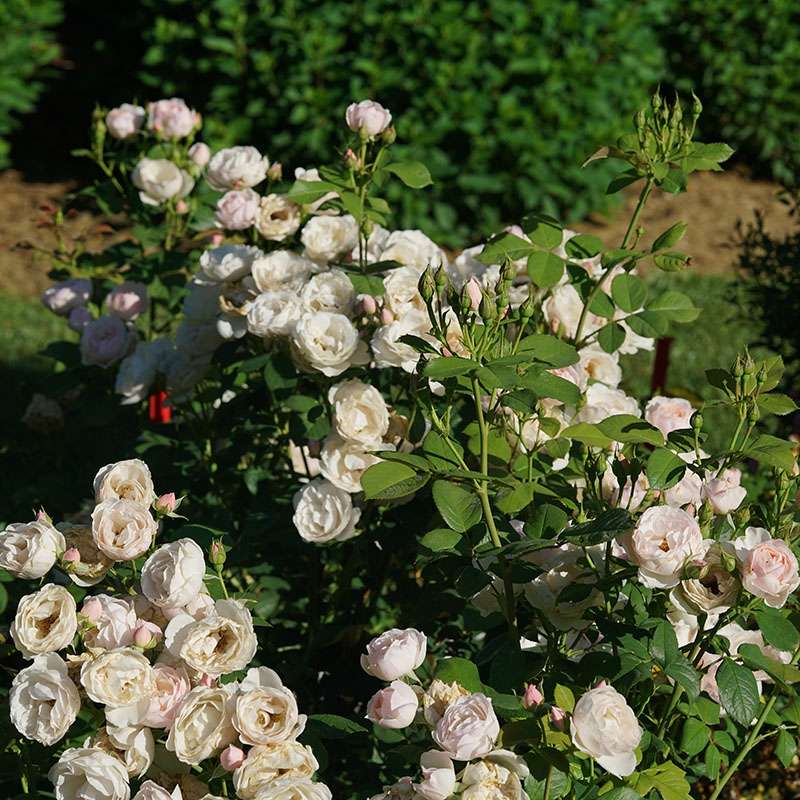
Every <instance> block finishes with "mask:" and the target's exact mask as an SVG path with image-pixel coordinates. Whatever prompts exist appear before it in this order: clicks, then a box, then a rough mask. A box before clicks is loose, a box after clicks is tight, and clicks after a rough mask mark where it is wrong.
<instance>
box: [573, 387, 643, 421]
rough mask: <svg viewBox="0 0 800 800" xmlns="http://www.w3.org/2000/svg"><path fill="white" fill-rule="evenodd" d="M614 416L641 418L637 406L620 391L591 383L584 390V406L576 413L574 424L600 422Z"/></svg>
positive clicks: (633, 400)
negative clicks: (624, 415)
mask: <svg viewBox="0 0 800 800" xmlns="http://www.w3.org/2000/svg"><path fill="white" fill-rule="evenodd" d="M616 414H631V415H632V416H634V417H639V416H641V414H642V412H641V411H640V410H639V404H638V403H637V402H636V400H635V399H634V398H633V397H629V396H628V395H627V394H625V392H623V391H622V390H621V389H612V388H610V387H608V386H605V385H604V384H602V383H593V384H592V385H591V386H590V387H589V388H588V389H587V390H586V405H585V406H584V407H583V408H582V409H581V410H580V411H579V412H578V414H577V416H576V417H575V422H592V423H593V422H602V421H603V420H604V419H607V418H608V417H613V416H614V415H616Z"/></svg>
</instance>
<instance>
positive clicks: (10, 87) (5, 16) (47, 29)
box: [0, 0, 61, 168]
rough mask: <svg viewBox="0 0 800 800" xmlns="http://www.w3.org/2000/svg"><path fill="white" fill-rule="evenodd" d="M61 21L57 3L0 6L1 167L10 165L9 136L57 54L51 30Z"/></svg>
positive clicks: (8, 1)
mask: <svg viewBox="0 0 800 800" xmlns="http://www.w3.org/2000/svg"><path fill="white" fill-rule="evenodd" d="M60 21H61V3H60V2H59V1H58V0H3V2H2V3H0V168H2V167H7V166H8V163H9V159H8V151H9V145H8V142H7V137H8V134H9V133H10V132H11V131H12V130H13V129H14V128H15V127H16V126H17V125H18V124H19V115H20V114H24V113H26V112H28V111H32V110H33V109H34V107H35V105H36V99H37V98H38V96H39V93H40V91H41V89H42V81H41V78H42V77H43V72H42V69H41V68H42V67H43V66H45V65H47V64H49V63H51V62H52V61H53V59H55V58H56V56H57V55H58V52H59V50H58V46H57V45H56V43H55V37H54V35H53V30H52V28H53V27H54V26H55V25H57V24H58V23H59V22H60Z"/></svg>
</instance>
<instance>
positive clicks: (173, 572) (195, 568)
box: [142, 539, 206, 608]
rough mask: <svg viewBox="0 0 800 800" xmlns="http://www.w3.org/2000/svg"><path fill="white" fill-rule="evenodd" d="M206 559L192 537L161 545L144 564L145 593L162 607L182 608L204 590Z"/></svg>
mask: <svg viewBox="0 0 800 800" xmlns="http://www.w3.org/2000/svg"><path fill="white" fill-rule="evenodd" d="M205 573H206V561H205V556H204V555H203V551H202V550H201V549H200V546H199V545H198V544H197V543H196V542H194V541H193V540H192V539H178V540H177V541H174V542H169V543H168V544H162V545H161V547H159V548H158V549H157V550H155V551H154V552H153V554H152V555H151V556H150V557H149V558H148V559H147V561H145V562H144V566H143V567H142V594H144V596H145V597H146V598H147V599H148V600H149V601H150V602H151V603H153V605H156V606H158V607H159V608H181V607H183V606H186V605H187V604H188V603H190V602H191V601H192V600H194V599H195V598H196V597H197V595H198V594H200V592H201V590H202V589H203V578H204V577H205Z"/></svg>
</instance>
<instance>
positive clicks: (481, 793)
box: [461, 750, 529, 800]
mask: <svg viewBox="0 0 800 800" xmlns="http://www.w3.org/2000/svg"><path fill="white" fill-rule="evenodd" d="M528 775H529V770H528V767H527V765H526V764H525V762H524V761H523V760H522V758H521V757H520V756H518V755H515V754H514V753H512V752H510V751H509V750H494V751H492V752H491V753H489V755H487V756H486V758H484V759H483V760H481V761H476V762H473V763H471V764H468V765H467V767H466V769H465V770H464V773H463V775H462V777H461V783H462V786H463V787H464V788H463V790H462V792H461V796H462V798H463V800H524V798H525V797H527V794H526V793H525V790H524V789H523V788H522V782H521V780H520V779H522V780H524V779H525V778H527V777H528Z"/></svg>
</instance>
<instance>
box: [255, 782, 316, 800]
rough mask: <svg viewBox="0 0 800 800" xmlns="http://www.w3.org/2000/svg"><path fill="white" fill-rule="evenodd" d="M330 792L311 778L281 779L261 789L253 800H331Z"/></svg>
mask: <svg viewBox="0 0 800 800" xmlns="http://www.w3.org/2000/svg"><path fill="white" fill-rule="evenodd" d="M331 797H332V795H331V790H330V789H329V788H328V787H327V786H326V785H325V784H324V783H317V782H314V781H312V780H311V778H281V780H277V781H273V782H272V783H269V784H267V785H266V786H264V787H262V788H261V790H260V791H259V792H258V794H257V795H256V797H255V800H331Z"/></svg>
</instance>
